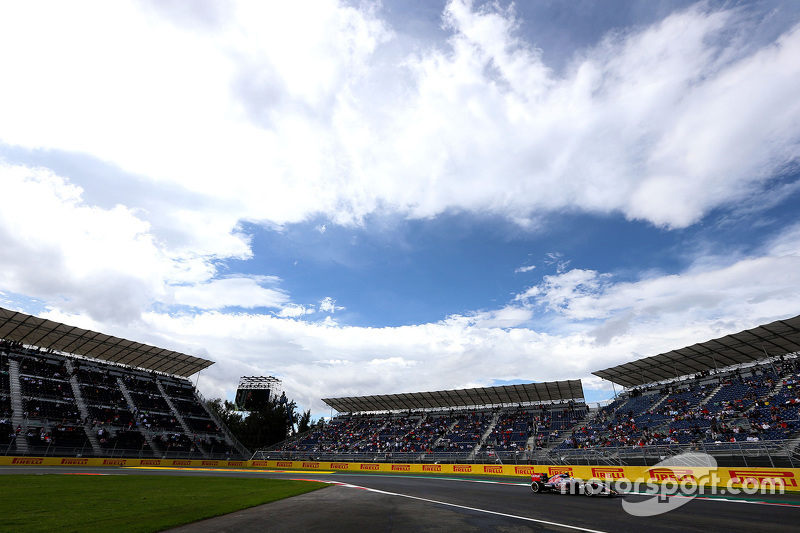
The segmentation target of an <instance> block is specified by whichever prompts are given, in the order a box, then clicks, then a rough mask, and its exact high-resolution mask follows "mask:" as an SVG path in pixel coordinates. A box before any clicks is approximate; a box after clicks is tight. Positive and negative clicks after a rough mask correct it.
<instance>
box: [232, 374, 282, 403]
mask: <svg viewBox="0 0 800 533" xmlns="http://www.w3.org/2000/svg"><path fill="white" fill-rule="evenodd" d="M281 393H282V384H281V380H279V379H278V378H276V377H273V376H243V377H241V378H239V387H238V388H237V389H236V402H235V403H236V410H237V411H255V410H257V409H258V408H259V407H261V406H263V405H266V404H267V402H269V400H270V398H278V397H280V395H281Z"/></svg>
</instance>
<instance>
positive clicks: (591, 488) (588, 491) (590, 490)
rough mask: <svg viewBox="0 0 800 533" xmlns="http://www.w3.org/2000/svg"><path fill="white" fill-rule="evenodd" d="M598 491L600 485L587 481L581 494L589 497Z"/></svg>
mask: <svg viewBox="0 0 800 533" xmlns="http://www.w3.org/2000/svg"><path fill="white" fill-rule="evenodd" d="M599 492H600V487H599V486H598V485H597V484H596V483H587V484H586V485H584V486H583V495H584V496H589V497H590V498H591V497H593V496H596V495H597V494H598V493H599Z"/></svg>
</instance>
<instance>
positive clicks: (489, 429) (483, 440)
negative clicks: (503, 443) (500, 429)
mask: <svg viewBox="0 0 800 533" xmlns="http://www.w3.org/2000/svg"><path fill="white" fill-rule="evenodd" d="M500 414H501V412H500V411H497V412H495V413H494V415H492V421H491V422H490V423H489V427H487V428H486V431H484V432H483V435H481V439H480V440H479V441H478V444H476V445H475V447H474V448H473V449H472V451H471V452H469V454H468V455H467V461H474V460H475V455H476V454H477V453H478V452H479V451H480V450H481V448H483V446H484V445H485V444H486V439H488V438H489V436H490V435H491V434H492V431H494V427H495V426H496V425H497V420H498V419H499V418H500Z"/></svg>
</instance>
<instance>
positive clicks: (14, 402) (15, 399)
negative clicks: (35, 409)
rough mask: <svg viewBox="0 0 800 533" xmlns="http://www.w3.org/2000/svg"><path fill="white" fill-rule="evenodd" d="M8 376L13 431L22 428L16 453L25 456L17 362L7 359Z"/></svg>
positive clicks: (23, 421) (24, 436)
mask: <svg viewBox="0 0 800 533" xmlns="http://www.w3.org/2000/svg"><path fill="white" fill-rule="evenodd" d="M8 375H9V381H10V383H9V385H10V388H11V409H13V411H14V412H13V415H12V421H13V423H14V429H16V428H22V431H18V432H17V437H16V446H17V452H18V453H19V454H21V455H25V454H26V453H28V437H27V435H26V430H27V422H26V421H25V417H24V416H23V411H22V392H21V388H20V385H19V361H17V360H14V359H9V361H8Z"/></svg>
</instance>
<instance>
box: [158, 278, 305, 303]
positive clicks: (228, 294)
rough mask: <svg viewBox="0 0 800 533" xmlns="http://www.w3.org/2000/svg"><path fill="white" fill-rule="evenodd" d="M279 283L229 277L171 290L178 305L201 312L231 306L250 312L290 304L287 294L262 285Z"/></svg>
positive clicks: (274, 280)
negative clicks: (191, 307) (190, 307)
mask: <svg viewBox="0 0 800 533" xmlns="http://www.w3.org/2000/svg"><path fill="white" fill-rule="evenodd" d="M279 281H280V280H278V278H276V277H274V276H257V277H228V278H223V279H215V280H211V281H208V282H206V283H201V284H197V285H190V286H179V287H174V288H173V289H172V291H173V295H174V298H175V302H176V303H178V304H180V305H189V306H193V307H199V308H201V309H222V308H223V307H232V306H238V307H244V308H249V309H252V308H254V307H281V306H284V305H286V304H287V303H288V302H289V296H288V295H287V294H286V292H285V291H283V290H280V289H272V288H265V287H263V285H275V284H277V283H278V282H279ZM285 309H286V308H285ZM283 311H284V310H282V311H281V312H283Z"/></svg>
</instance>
